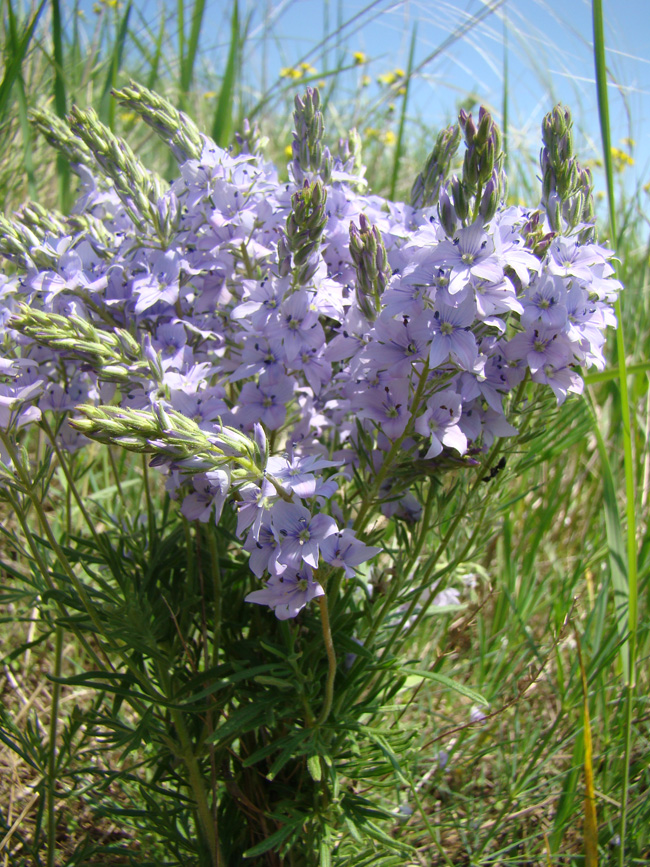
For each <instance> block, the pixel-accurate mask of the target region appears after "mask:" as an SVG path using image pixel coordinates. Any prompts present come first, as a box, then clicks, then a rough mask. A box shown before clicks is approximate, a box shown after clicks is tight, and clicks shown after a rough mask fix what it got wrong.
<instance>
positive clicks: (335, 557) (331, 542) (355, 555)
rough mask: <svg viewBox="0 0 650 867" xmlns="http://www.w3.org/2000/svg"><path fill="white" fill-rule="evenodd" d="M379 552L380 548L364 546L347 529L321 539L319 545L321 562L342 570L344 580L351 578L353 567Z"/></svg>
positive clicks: (351, 531)
mask: <svg viewBox="0 0 650 867" xmlns="http://www.w3.org/2000/svg"><path fill="white" fill-rule="evenodd" d="M381 551H382V548H378V547H376V546H372V545H364V543H363V542H362V541H361V540H360V539H357V537H356V536H355V534H354V531H353V530H350V529H347V528H346V529H344V530H341V531H340V532H338V533H333V534H332V535H330V536H328V537H327V538H326V539H323V541H322V542H321V545H320V553H321V557H322V558H323V560H325V562H326V563H329V564H330V565H332V566H336V567H337V568H339V569H344V570H345V577H346V578H353V577H354V573H355V570H354V567H355V566H360V565H361V563H365V562H366V560H370V559H371V558H372V557H374V556H375V555H376V554H379V553H380V552H381Z"/></svg>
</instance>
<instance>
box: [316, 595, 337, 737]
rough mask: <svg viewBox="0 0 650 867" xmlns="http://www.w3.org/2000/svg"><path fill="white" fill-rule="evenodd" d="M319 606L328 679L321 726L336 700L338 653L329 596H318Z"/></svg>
mask: <svg viewBox="0 0 650 867" xmlns="http://www.w3.org/2000/svg"><path fill="white" fill-rule="evenodd" d="M318 607H319V608H320V616H321V623H322V626H323V641H324V642H325V651H326V652H327V662H328V667H327V680H326V681H325V699H324V701H323V707H322V709H321V712H320V714H319V716H318V719H317V720H316V725H317V726H321V725H323V723H325V722H326V720H327V718H328V716H329V715H330V711H331V709H332V701H333V700H334V678H335V677H336V654H335V652H334V642H333V641H332V630H331V628H330V617H329V609H328V607H327V596H325V595H324V596H319V597H318Z"/></svg>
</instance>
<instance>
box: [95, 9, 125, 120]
mask: <svg viewBox="0 0 650 867" xmlns="http://www.w3.org/2000/svg"><path fill="white" fill-rule="evenodd" d="M132 8H133V3H132V2H131V0H129V2H128V3H127V5H126V9H125V10H124V14H123V15H122V19H121V21H120V23H119V27H118V30H117V35H116V37H115V43H114V44H113V50H112V52H111V61H110V64H109V67H108V72H107V73H106V80H105V82H104V88H103V90H102V95H101V99H100V103H99V111H98V114H99V117H100V120H102V121H104V123H106V124H107V126H109V127H110V129H113V127H114V126H115V101H114V100H113V99H111V90H112V88H114V87H116V85H117V74H118V72H119V71H120V68H121V66H122V57H123V55H124V46H125V44H126V38H127V36H128V34H129V18H130V16H131V9H132Z"/></svg>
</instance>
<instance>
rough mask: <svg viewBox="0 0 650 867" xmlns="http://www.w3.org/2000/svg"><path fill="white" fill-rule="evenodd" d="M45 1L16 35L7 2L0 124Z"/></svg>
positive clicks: (10, 8)
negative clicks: (6, 42)
mask: <svg viewBox="0 0 650 867" xmlns="http://www.w3.org/2000/svg"><path fill="white" fill-rule="evenodd" d="M46 2H47V0H41V3H40V5H39V6H38V8H37V10H36V12H35V13H34V15H33V17H32V20H31V21H30V22H29V23H28V24H27V25H26V26H25V28H24V31H23V33H22V34H20V35H19V33H18V22H17V21H16V15H15V13H14V9H13V6H12V2H11V0H7V20H8V25H9V40H8V45H7V46H6V47H5V51H6V58H7V59H6V61H5V71H4V76H3V78H2V81H1V82H0V123H2V122H3V121H4V120H5V116H6V114H7V110H8V106H9V98H10V96H11V91H12V89H13V86H14V84H15V82H16V79H17V78H18V75H19V74H20V70H21V68H22V64H23V61H24V59H25V56H26V55H27V50H28V48H29V45H30V43H31V40H32V37H33V35H34V31H35V30H36V25H37V24H38V19H39V18H40V17H41V13H42V11H43V9H44V8H45V3H46Z"/></svg>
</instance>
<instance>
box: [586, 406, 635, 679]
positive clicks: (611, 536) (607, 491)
mask: <svg viewBox="0 0 650 867" xmlns="http://www.w3.org/2000/svg"><path fill="white" fill-rule="evenodd" d="M593 431H594V434H595V436H596V444H597V446H598V453H599V455H600V472H601V478H602V483H603V509H604V512H605V527H606V530H607V545H608V548H609V568H610V575H611V579H612V587H613V590H614V610H615V612H616V627H617V631H618V634H619V638H620V639H621V641H622V642H623V643H622V644H621V649H620V655H621V665H622V668H623V676H624V678H625V680H626V682H627V681H628V680H629V673H630V651H629V646H628V642H627V640H626V635H627V623H626V620H627V618H626V616H625V615H626V613H627V610H628V605H629V592H628V564H627V562H626V554H625V543H624V541H623V528H622V527H621V518H620V515H619V512H618V502H617V500H616V485H615V484H614V476H613V473H612V468H611V464H610V461H609V454H608V451H607V445H606V443H605V440H604V439H603V435H602V433H601V431H600V427H599V426H598V422H597V420H596V418H595V416H594V426H593Z"/></svg>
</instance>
